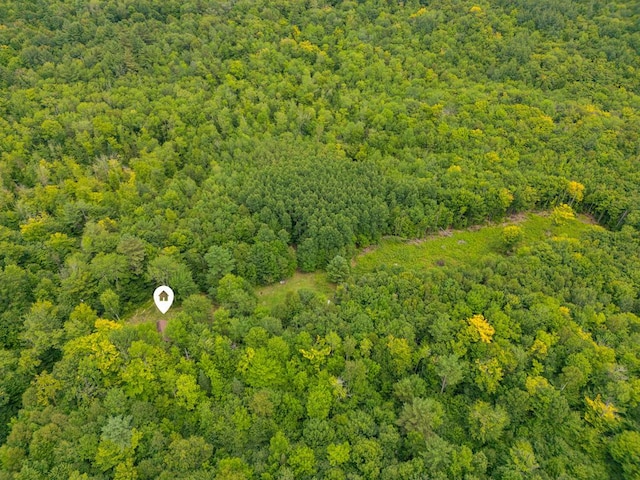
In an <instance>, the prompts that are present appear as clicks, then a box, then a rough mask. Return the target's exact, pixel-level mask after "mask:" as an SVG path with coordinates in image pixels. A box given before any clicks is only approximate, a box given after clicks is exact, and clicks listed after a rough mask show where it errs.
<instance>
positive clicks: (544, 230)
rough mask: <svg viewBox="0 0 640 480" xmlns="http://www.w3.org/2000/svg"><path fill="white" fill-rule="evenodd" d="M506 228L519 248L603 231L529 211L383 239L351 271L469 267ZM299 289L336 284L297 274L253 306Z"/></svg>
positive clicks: (497, 249) (145, 315)
mask: <svg viewBox="0 0 640 480" xmlns="http://www.w3.org/2000/svg"><path fill="white" fill-rule="evenodd" d="M507 225H519V226H520V227H521V228H522V230H523V234H524V238H523V240H522V242H521V244H520V245H521V246H526V245H532V244H534V243H536V242H538V241H541V240H544V239H545V238H549V237H568V238H576V239H577V238H580V237H581V235H583V234H584V233H585V232H587V231H589V230H592V229H596V228H602V227H599V226H597V225H594V224H593V221H592V220H591V219H590V218H589V217H586V216H582V215H581V216H578V218H576V219H575V220H570V221H568V222H566V223H564V224H562V225H555V224H554V223H553V221H552V220H551V218H550V217H549V215H547V214H537V213H529V214H526V215H519V216H517V217H514V218H512V219H510V220H509V221H508V222H505V223H503V224H500V225H489V226H484V227H477V226H476V227H471V228H469V229H467V230H458V231H447V232H443V233H442V234H439V235H433V236H430V237H427V238H424V239H420V240H408V241H407V240H403V239H399V238H386V239H384V240H383V241H382V242H381V243H380V245H377V246H375V247H369V248H367V249H366V251H364V252H362V253H361V254H360V255H358V256H357V257H356V258H355V261H354V273H356V274H361V273H366V272H370V271H373V270H374V269H375V268H376V267H378V266H380V265H387V266H391V265H401V266H403V267H404V268H407V269H417V270H425V269H429V268H433V267H435V266H437V265H438V264H439V263H440V264H442V263H444V264H445V265H462V264H473V263H475V262H477V261H478V260H480V259H481V258H482V257H484V256H485V255H488V254H492V253H494V254H495V253H503V247H502V229H503V228H504V227H505V226H507ZM300 289H308V290H313V291H314V292H316V293H317V294H318V295H320V296H321V298H324V299H328V298H331V297H332V296H333V292H334V290H335V285H333V284H331V283H330V282H329V281H328V280H327V275H326V273H325V272H314V273H301V272H296V273H295V274H294V275H293V276H292V277H291V278H288V279H286V280H285V283H283V284H280V283H275V284H273V285H268V286H266V287H261V288H258V289H256V295H257V297H258V306H260V307H266V308H269V309H271V308H273V307H275V306H276V305H278V304H280V303H282V302H284V301H285V299H286V297H287V294H288V293H289V292H297V291H298V290H300ZM181 309H182V307H179V306H175V307H173V308H172V309H171V310H169V311H168V312H167V313H166V314H165V315H162V314H161V313H160V312H159V311H158V309H157V308H156V307H155V305H154V303H153V301H152V300H149V301H148V302H147V303H145V304H144V305H143V306H142V307H140V308H139V309H138V310H136V312H135V313H133V314H132V315H131V316H129V317H128V318H127V321H128V322H129V323H134V324H137V323H143V322H150V321H153V322H155V321H157V320H162V319H164V320H171V318H173V317H174V316H175V315H176V314H177V313H178V312H180V311H181Z"/></svg>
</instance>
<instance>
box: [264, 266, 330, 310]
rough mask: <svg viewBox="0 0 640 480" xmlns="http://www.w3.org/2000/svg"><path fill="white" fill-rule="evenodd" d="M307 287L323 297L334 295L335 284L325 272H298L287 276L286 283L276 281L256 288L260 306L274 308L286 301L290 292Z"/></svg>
mask: <svg viewBox="0 0 640 480" xmlns="http://www.w3.org/2000/svg"><path fill="white" fill-rule="evenodd" d="M303 288H306V289H308V290H313V291H314V292H316V293H317V294H319V295H320V296H321V297H323V298H330V297H331V296H333V290H334V286H333V285H332V284H331V283H329V281H328V280H327V274H326V273H324V272H313V273H301V272H296V273H294V274H293V277H291V278H287V279H286V280H285V283H284V284H280V283H275V284H273V285H268V286H266V287H262V288H259V289H257V290H256V295H257V296H258V306H261V307H267V308H272V307H274V306H276V305H278V304H280V303H282V302H284V300H285V298H286V297H287V294H288V293H289V292H297V291H298V290H300V289H303Z"/></svg>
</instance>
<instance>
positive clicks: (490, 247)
mask: <svg viewBox="0 0 640 480" xmlns="http://www.w3.org/2000/svg"><path fill="white" fill-rule="evenodd" d="M506 225H518V226H520V228H522V231H523V239H522V242H521V243H520V244H519V246H518V247H517V248H522V247H526V246H527V245H531V244H533V243H535V242H538V241H541V240H543V239H545V238H547V237H568V238H580V236H581V235H582V234H583V233H585V232H587V231H589V230H591V229H594V228H600V229H601V228H602V227H600V226H597V225H594V224H593V222H592V221H591V219H590V218H589V217H587V216H584V215H579V216H578V217H577V218H575V219H572V220H568V221H566V222H564V223H562V224H559V225H556V224H555V223H554V222H553V220H552V218H551V216H549V215H548V214H546V213H530V214H526V215H520V216H518V217H514V218H512V219H511V221H509V222H506V223H503V224H500V225H491V226H485V227H480V228H478V227H474V228H470V229H467V230H458V231H452V230H447V231H444V232H441V233H440V234H438V235H433V236H429V237H427V238H424V239H421V240H409V241H407V240H404V239H400V238H397V237H388V238H385V239H384V240H383V241H382V242H381V243H380V244H379V245H378V246H376V247H373V248H369V249H367V250H366V251H364V252H363V253H361V254H360V255H358V256H357V257H356V259H355V261H354V265H353V266H354V270H355V273H358V274H361V273H365V272H370V271H373V270H375V269H376V268H377V267H379V266H382V265H387V266H390V265H399V266H402V267H404V268H406V269H414V270H416V269H417V270H425V269H428V268H432V267H436V266H438V265H456V266H457V265H462V264H471V265H473V264H475V263H476V262H477V261H478V260H480V259H481V258H482V257H484V256H485V255H488V254H491V253H504V248H503V243H502V230H503V229H504V227H505V226H506Z"/></svg>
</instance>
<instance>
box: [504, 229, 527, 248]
mask: <svg viewBox="0 0 640 480" xmlns="http://www.w3.org/2000/svg"><path fill="white" fill-rule="evenodd" d="M523 238H524V232H523V231H522V228H520V227H519V226H517V225H509V226H507V227H504V229H503V230H502V242H503V243H504V247H505V249H506V250H507V251H509V250H512V249H513V248H514V247H515V246H516V245H518V243H520V242H521V241H522V239H523Z"/></svg>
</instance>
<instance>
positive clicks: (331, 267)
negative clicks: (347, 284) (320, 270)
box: [327, 255, 351, 283]
mask: <svg viewBox="0 0 640 480" xmlns="http://www.w3.org/2000/svg"><path fill="white" fill-rule="evenodd" d="M350 273H351V267H350V265H349V262H348V261H347V260H346V259H345V258H344V257H342V256H340V255H336V256H335V257H333V259H332V260H331V261H330V262H329V264H328V265H327V277H328V278H329V281H331V282H333V283H342V282H344V281H345V280H346V279H347V278H349V274H350Z"/></svg>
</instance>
